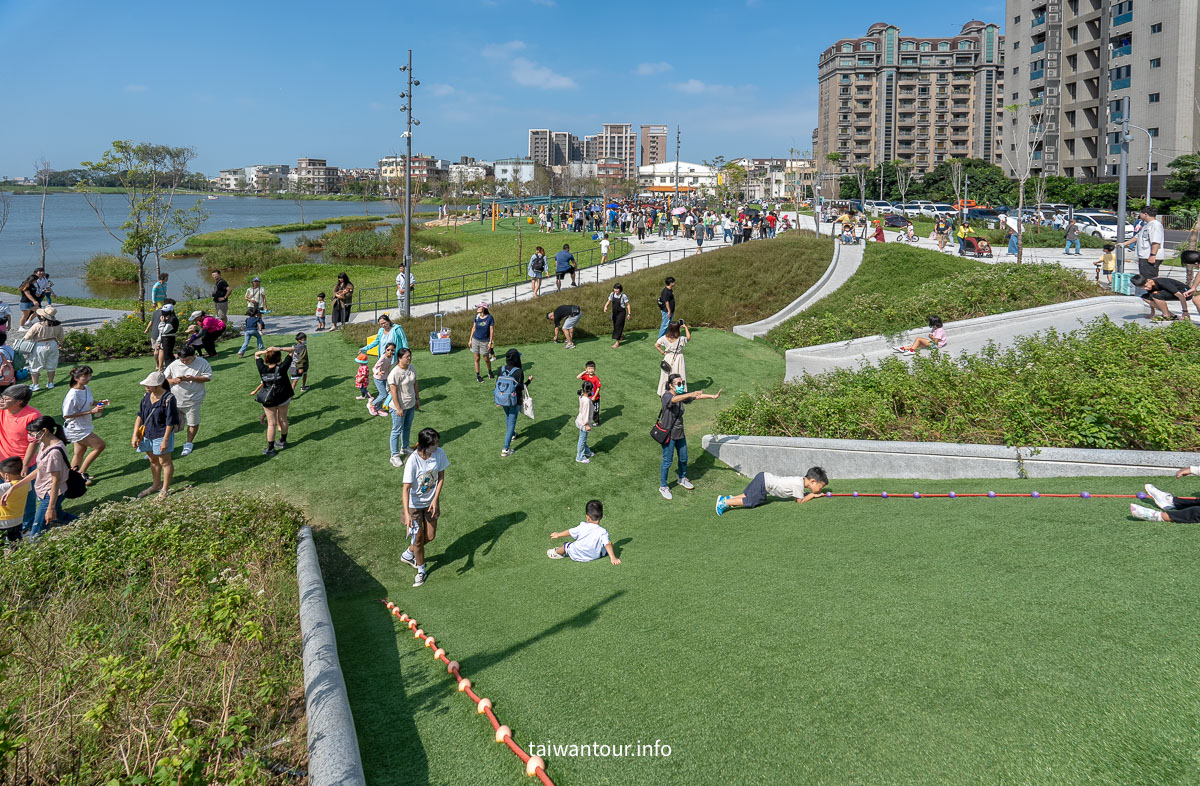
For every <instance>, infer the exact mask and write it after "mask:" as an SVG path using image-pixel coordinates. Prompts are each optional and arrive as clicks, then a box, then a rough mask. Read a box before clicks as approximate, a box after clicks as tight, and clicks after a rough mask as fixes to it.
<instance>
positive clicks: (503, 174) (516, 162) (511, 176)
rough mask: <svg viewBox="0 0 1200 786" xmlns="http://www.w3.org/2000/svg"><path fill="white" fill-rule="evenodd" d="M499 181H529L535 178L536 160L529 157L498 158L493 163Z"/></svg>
mask: <svg viewBox="0 0 1200 786" xmlns="http://www.w3.org/2000/svg"><path fill="white" fill-rule="evenodd" d="M492 166H493V168H494V172H495V177H496V182H497V183H511V182H513V181H515V180H519V181H521V182H522V183H528V182H530V181H531V180H533V172H534V162H533V160H532V159H529V158H498V159H496V162H495V163H494V164H493V165H492Z"/></svg>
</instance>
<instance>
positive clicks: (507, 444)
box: [493, 349, 533, 458]
mask: <svg viewBox="0 0 1200 786" xmlns="http://www.w3.org/2000/svg"><path fill="white" fill-rule="evenodd" d="M532 382H533V376H532V375H531V376H530V377H529V378H528V379H527V378H526V377H525V369H524V368H522V367H521V353H520V352H518V351H517V350H516V349H510V350H508V352H506V353H505V354H504V367H503V368H501V369H500V378H499V379H498V380H496V391H495V393H494V394H493V395H494V396H495V401H496V406H498V407H500V408H501V409H503V410H504V449H503V450H501V451H500V457H501V458H508V457H509V456H511V455H512V454H513V451H512V438H513V434H515V433H516V431H517V413H519V412H520V411H521V402H523V401H524V400H525V388H527V387H529V385H530V383H532Z"/></svg>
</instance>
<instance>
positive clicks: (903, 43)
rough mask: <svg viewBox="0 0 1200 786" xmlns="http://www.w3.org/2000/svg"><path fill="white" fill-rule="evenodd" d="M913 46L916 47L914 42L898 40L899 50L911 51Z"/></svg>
mask: <svg viewBox="0 0 1200 786" xmlns="http://www.w3.org/2000/svg"><path fill="white" fill-rule="evenodd" d="M915 48H916V44H914V43H913V42H912V41H901V42H900V51H901V52H911V51H913V50H914V49H915Z"/></svg>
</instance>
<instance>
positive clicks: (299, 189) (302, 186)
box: [293, 177, 308, 224]
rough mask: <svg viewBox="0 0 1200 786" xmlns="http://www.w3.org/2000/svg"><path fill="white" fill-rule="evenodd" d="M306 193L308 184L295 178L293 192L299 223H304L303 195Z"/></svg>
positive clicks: (302, 179)
mask: <svg viewBox="0 0 1200 786" xmlns="http://www.w3.org/2000/svg"><path fill="white" fill-rule="evenodd" d="M307 193H308V183H307V181H305V180H304V178H302V177H297V178H296V190H295V191H294V192H293V195H294V198H295V202H296V207H298V208H300V223H301V224H303V223H304V195H305V194H307Z"/></svg>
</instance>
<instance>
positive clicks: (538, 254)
mask: <svg viewBox="0 0 1200 786" xmlns="http://www.w3.org/2000/svg"><path fill="white" fill-rule="evenodd" d="M525 273H526V275H528V276H529V286H530V289H531V291H532V292H533V296H534V297H537V296H538V293H539V292H541V291H542V277H543V276H545V275H546V249H544V248H542V247H541V246H538V247H537V248H536V249H534V251H533V256H531V257H530V258H529V268H528V269H527V270H526V271H525Z"/></svg>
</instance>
